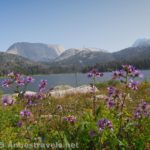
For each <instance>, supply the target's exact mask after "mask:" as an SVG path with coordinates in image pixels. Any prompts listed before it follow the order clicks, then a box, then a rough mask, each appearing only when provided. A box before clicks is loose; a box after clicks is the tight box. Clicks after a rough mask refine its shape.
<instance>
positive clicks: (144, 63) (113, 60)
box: [1, 39, 150, 74]
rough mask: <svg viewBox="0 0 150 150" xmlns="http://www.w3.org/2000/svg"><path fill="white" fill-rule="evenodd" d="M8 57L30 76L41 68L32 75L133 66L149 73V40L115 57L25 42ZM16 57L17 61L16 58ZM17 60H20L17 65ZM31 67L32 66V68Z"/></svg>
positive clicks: (14, 48)
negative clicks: (123, 65) (124, 65)
mask: <svg viewBox="0 0 150 150" xmlns="http://www.w3.org/2000/svg"><path fill="white" fill-rule="evenodd" d="M9 53H13V54H15V55H13V56H11V57H13V59H14V63H11V62H9V63H8V66H10V64H12V66H11V67H13V66H17V65H19V66H18V67H21V65H22V66H24V67H25V70H28V71H29V70H30V73H31V70H33V66H36V67H35V68H38V69H36V71H35V69H34V71H33V73H35V72H36V73H61V72H64V73H66V72H75V71H83V70H84V71H87V70H88V69H89V68H90V67H93V66H94V67H97V68H98V69H99V70H101V71H112V70H114V69H117V68H120V66H121V65H122V64H133V65H135V66H136V67H138V68H140V69H150V40H149V39H138V40H136V41H135V42H134V44H133V45H132V46H131V47H128V48H125V49H122V50H120V51H117V52H113V53H110V52H107V51H105V50H102V49H97V48H82V49H77V48H71V49H68V50H65V51H64V49H63V48H62V47H61V46H54V45H46V44H40V43H25V42H22V43H15V44H13V45H12V46H11V47H10V48H9V49H8V50H7V54H9ZM19 55H21V56H24V57H27V58H29V59H30V60H29V59H27V58H23V57H20V56H19ZM15 56H16V57H17V58H14V57H15ZM5 57H6V56H5ZM5 59H8V60H9V59H10V60H11V59H12V58H7V57H6V58H5ZM15 59H18V61H16V60H15ZM10 60H9V61H10ZM31 60H35V61H39V62H42V63H37V62H35V61H31ZM5 61H6V60H5ZM28 63H30V65H29V64H28ZM1 64H2V65H1V67H3V64H7V62H2V63H1ZM31 64H32V65H31ZM4 66H5V65H4ZM30 66H32V67H30ZM37 66H38V67H37ZM3 68H4V67H3ZM6 68H7V65H6ZM16 68H17V67H16ZM22 68H23V67H21V69H22ZM27 68H32V69H27ZM14 69H15V67H14ZM9 70H10V69H9ZM31 74H32V73H31Z"/></svg>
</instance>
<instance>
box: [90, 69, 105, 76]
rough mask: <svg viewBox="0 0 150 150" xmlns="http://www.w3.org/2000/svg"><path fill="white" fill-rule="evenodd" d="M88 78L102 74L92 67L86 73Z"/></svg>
mask: <svg viewBox="0 0 150 150" xmlns="http://www.w3.org/2000/svg"><path fill="white" fill-rule="evenodd" d="M87 76H88V77H89V78H95V77H102V76H103V73H101V72H98V71H97V70H96V69H92V70H91V71H90V72H89V73H88V75H87Z"/></svg>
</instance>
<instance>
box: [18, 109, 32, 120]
mask: <svg viewBox="0 0 150 150" xmlns="http://www.w3.org/2000/svg"><path fill="white" fill-rule="evenodd" d="M30 115H31V112H30V111H29V110H26V109H25V110H22V111H21V112H20V116H21V117H26V118H29V117H30Z"/></svg>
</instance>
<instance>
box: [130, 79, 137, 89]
mask: <svg viewBox="0 0 150 150" xmlns="http://www.w3.org/2000/svg"><path fill="white" fill-rule="evenodd" d="M138 86H139V82H138V81H133V80H130V82H129V83H128V87H129V88H131V89H132V90H138Z"/></svg>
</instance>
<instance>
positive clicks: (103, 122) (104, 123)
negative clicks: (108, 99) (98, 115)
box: [97, 118, 113, 131]
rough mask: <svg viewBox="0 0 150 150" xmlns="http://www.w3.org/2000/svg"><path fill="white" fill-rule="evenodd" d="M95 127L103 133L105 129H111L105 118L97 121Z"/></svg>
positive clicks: (110, 124) (111, 126)
mask: <svg viewBox="0 0 150 150" xmlns="http://www.w3.org/2000/svg"><path fill="white" fill-rule="evenodd" d="M97 126H98V129H99V131H103V130H104V129H105V128H109V129H113V125H112V123H111V122H110V121H109V120H107V119H106V118H103V119H101V120H99V121H98V122H97Z"/></svg>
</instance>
